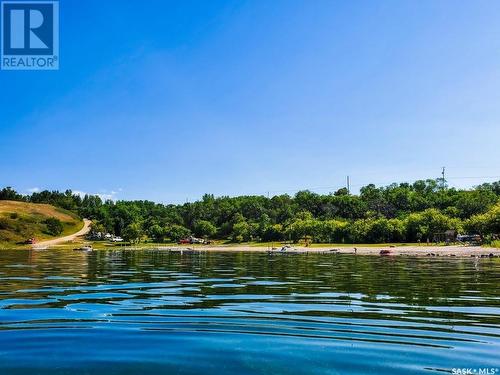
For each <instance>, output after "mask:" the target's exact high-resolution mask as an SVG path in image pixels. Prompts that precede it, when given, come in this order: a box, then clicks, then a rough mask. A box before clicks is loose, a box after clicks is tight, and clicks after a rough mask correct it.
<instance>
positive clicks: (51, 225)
mask: <svg viewBox="0 0 500 375" xmlns="http://www.w3.org/2000/svg"><path fill="white" fill-rule="evenodd" d="M44 224H45V225H46V226H47V229H46V233H48V234H50V235H51V236H58V235H60V234H61V233H62V232H63V230H64V227H63V224H62V223H61V220H59V219H57V218H55V217H49V218H48V219H47V220H45V221H44Z"/></svg>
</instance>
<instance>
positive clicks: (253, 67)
mask: <svg viewBox="0 0 500 375" xmlns="http://www.w3.org/2000/svg"><path fill="white" fill-rule="evenodd" d="M60 9H61V15H60V22H61V35H60V39H61V41H60V44H61V61H60V70H59V71H57V72H39V71H35V72H15V71H2V72H0V87H1V90H0V186H6V185H11V186H13V187H15V188H16V189H18V190H20V191H23V192H26V191H27V189H32V188H41V189H63V190H64V189H66V188H71V189H74V190H78V191H84V192H89V193H100V194H108V195H112V196H113V197H115V198H118V199H150V200H155V201H160V202H183V201H185V200H186V199H189V200H194V199H197V198H199V197H201V195H202V194H203V193H205V192H207V193H214V194H216V195H225V194H228V195H240V194H267V192H268V191H269V192H270V194H278V193H282V192H288V193H294V192H295V191H296V190H299V189H303V188H310V189H312V190H315V191H318V192H322V193H325V192H328V191H332V190H336V189H337V188H339V187H341V186H342V185H344V184H345V176H346V175H350V176H351V179H352V184H353V188H354V189H357V188H359V187H360V186H361V185H362V184H366V183H369V182H374V183H377V184H388V183H391V182H400V181H406V180H408V181H413V180H415V179H419V178H427V177H439V173H440V168H441V166H447V174H448V176H449V177H450V180H449V182H450V185H451V186H472V185H474V184H477V183H479V182H482V181H483V180H484V181H492V180H498V179H500V178H498V176H499V175H500V167H499V166H500V152H499V139H500V22H499V18H498V15H499V14H500V2H498V1H434V0H432V1H333V0H329V1H320V0H314V1H305V0H303V1H293V0H286V1H276V0H273V1H264V0H262V1H259V0H252V1H175V2H174V1H165V0H148V1H147V2H140V1H123V0H121V1H119V0H106V1H97V0H87V1H70V0H61V3H60ZM483 176H484V177H490V178H481V179H477V178H469V177H483Z"/></svg>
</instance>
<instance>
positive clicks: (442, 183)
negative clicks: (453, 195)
mask: <svg viewBox="0 0 500 375" xmlns="http://www.w3.org/2000/svg"><path fill="white" fill-rule="evenodd" d="M445 169H446V167H443V171H442V172H441V175H442V176H443V178H442V179H441V189H442V190H444V183H445V181H446V180H445V178H444V171H445Z"/></svg>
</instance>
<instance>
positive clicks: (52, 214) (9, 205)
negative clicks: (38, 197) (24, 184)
mask: <svg viewBox="0 0 500 375" xmlns="http://www.w3.org/2000/svg"><path fill="white" fill-rule="evenodd" d="M49 218H56V219H59V220H60V221H61V222H62V224H63V232H62V233H61V234H60V235H58V236H53V235H51V234H49V232H48V228H47V223H46V220H47V219H49ZM82 227H83V221H82V220H81V219H80V218H79V217H78V216H77V215H75V214H73V213H71V212H69V211H66V210H63V209H61V208H57V207H54V206H51V205H49V204H36V203H26V202H15V201H0V248H5V247H8V246H9V245H16V244H20V243H22V242H24V241H25V240H26V239H28V238H33V237H34V238H36V239H37V241H39V240H45V239H52V238H56V237H61V236H65V235H69V234H72V233H75V232H77V231H79V230H80V229H81V228H82Z"/></svg>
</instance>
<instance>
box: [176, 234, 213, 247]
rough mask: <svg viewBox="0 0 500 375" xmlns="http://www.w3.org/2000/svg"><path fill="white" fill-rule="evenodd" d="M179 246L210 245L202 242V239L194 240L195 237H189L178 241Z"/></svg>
mask: <svg viewBox="0 0 500 375" xmlns="http://www.w3.org/2000/svg"><path fill="white" fill-rule="evenodd" d="M178 243H179V244H180V245H186V244H190V245H193V244H203V245H204V244H207V243H210V242H208V241H206V240H204V239H203V238H196V237H193V236H189V237H186V238H182V239H180V240H179V242H178Z"/></svg>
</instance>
